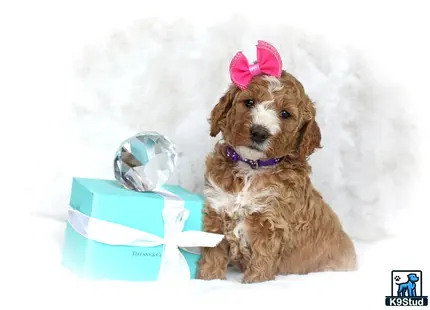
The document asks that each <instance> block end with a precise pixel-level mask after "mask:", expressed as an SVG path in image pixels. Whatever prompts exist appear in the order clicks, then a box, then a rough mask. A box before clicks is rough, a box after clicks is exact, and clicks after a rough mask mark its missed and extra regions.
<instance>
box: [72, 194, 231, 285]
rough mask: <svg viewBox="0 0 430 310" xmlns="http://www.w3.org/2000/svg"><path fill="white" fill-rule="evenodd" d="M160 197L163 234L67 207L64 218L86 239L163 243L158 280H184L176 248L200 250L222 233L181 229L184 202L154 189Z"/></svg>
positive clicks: (187, 273) (183, 264) (184, 269)
mask: <svg viewBox="0 0 430 310" xmlns="http://www.w3.org/2000/svg"><path fill="white" fill-rule="evenodd" d="M154 192H156V193H158V194H160V195H162V196H163V197H165V198H167V199H166V200H165V206H164V209H163V220H164V238H160V237H158V236H156V235H153V234H150V233H147V232H145V231H141V230H138V229H134V228H131V227H126V226H124V225H120V224H116V223H112V222H108V221H104V220H100V219H96V218H93V217H89V216H87V215H85V214H83V213H81V212H79V211H77V210H75V209H72V208H69V210H68V215H69V217H68V222H69V224H70V225H71V226H72V228H73V229H74V230H75V231H76V232H78V233H79V234H81V235H82V236H84V237H85V238H87V239H90V240H94V241H97V242H100V243H104V244H109V245H127V246H138V247H155V246H159V245H164V249H163V255H162V259H161V265H160V270H159V273H158V279H157V280H158V281H167V280H170V281H184V280H189V279H190V270H189V268H188V264H187V261H186V260H185V257H184V256H183V255H182V253H181V252H180V251H179V248H181V249H183V250H185V251H187V252H190V253H194V254H199V253H200V247H215V246H217V244H218V243H220V242H221V241H222V239H223V238H224V235H221V234H214V233H207V232H202V231H182V230H183V229H184V224H185V221H186V220H187V219H188V216H189V211H188V210H187V209H185V208H184V202H183V200H182V199H181V198H179V197H178V196H176V195H175V194H173V193H171V192H169V191H166V190H162V189H161V190H157V191H154Z"/></svg>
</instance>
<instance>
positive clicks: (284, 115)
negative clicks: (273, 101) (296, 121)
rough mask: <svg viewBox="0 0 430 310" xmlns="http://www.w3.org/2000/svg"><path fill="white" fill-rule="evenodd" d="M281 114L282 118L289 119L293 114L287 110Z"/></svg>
mask: <svg viewBox="0 0 430 310" xmlns="http://www.w3.org/2000/svg"><path fill="white" fill-rule="evenodd" d="M279 114H280V115H281V117H282V118H289V117H290V116H291V114H290V113H288V112H287V111H285V110H282V111H281V113H279Z"/></svg>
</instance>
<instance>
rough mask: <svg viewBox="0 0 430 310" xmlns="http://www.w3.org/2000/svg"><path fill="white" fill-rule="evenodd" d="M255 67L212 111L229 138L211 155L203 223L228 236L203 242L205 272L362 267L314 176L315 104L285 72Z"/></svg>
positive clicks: (266, 275) (262, 277)
mask: <svg viewBox="0 0 430 310" xmlns="http://www.w3.org/2000/svg"><path fill="white" fill-rule="evenodd" d="M273 50H274V48H273V47H272V54H273V53H276V50H275V52H273ZM276 55H277V58H278V61H279V55H278V54H276ZM232 63H233V62H232ZM261 66H262V65H261V64H260V67H261ZM230 70H231V69H230ZM250 71H252V70H251V69H250ZM255 71H257V73H256V74H253V75H252V78H251V79H250V80H249V82H248V84H247V85H243V83H242V84H241V83H239V82H237V81H236V83H232V84H231V85H230V87H229V88H228V90H227V92H226V93H225V94H224V95H223V96H222V97H221V98H220V100H219V102H218V103H217V104H216V106H215V107H214V108H213V110H212V112H211V116H210V135H211V136H212V137H216V136H217V135H218V133H220V132H221V133H222V137H223V139H222V140H220V141H219V142H218V143H217V144H216V145H215V147H214V150H213V152H212V153H211V154H209V155H208V157H207V158H206V171H205V182H206V183H205V190H204V195H205V197H206V204H205V207H204V211H203V212H204V213H203V216H204V217H203V218H204V220H203V227H204V231H207V232H212V233H219V234H224V236H225V238H224V239H223V241H222V242H221V243H220V244H218V246H216V247H214V248H204V249H202V256H201V258H200V261H199V266H198V273H197V278H199V279H204V280H210V279H225V278H226V271H227V267H228V265H229V264H231V265H232V266H235V267H236V268H237V269H238V270H240V271H241V272H242V273H243V278H242V282H243V283H254V282H262V281H269V280H273V279H274V278H275V277H276V275H288V274H307V273H311V272H322V271H350V270H355V269H356V253H355V249H354V246H353V243H352V241H351V240H350V238H349V237H348V235H347V234H346V233H345V232H344V231H343V228H342V225H341V223H340V221H339V219H338V217H337V215H336V214H335V212H334V211H333V210H332V209H331V208H330V207H329V205H328V204H327V203H326V202H325V201H324V199H323V197H322V196H321V194H320V193H319V192H318V191H317V189H315V188H314V186H313V185H312V182H311V179H310V174H311V167H310V165H309V163H308V161H307V160H308V157H309V156H310V155H311V154H312V153H313V152H314V151H315V150H317V149H318V148H320V147H321V146H320V141H321V133H320V128H319V126H318V124H317V122H316V120H315V116H316V110H315V106H314V104H313V102H312V101H311V99H310V98H309V97H308V96H307V94H306V92H305V90H304V88H303V86H302V84H301V83H300V82H299V81H298V80H297V79H296V78H295V77H294V76H292V75H291V74H289V73H287V72H286V71H285V70H279V74H278V76H276V74H275V75H268V74H264V73H261V70H254V72H255ZM232 80H233V81H235V79H234V77H233V75H232Z"/></svg>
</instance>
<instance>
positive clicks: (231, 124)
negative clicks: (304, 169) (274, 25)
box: [210, 71, 321, 160]
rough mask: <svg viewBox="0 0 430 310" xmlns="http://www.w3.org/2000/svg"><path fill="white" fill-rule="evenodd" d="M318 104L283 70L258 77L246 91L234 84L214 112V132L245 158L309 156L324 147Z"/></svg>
mask: <svg viewBox="0 0 430 310" xmlns="http://www.w3.org/2000/svg"><path fill="white" fill-rule="evenodd" d="M315 113H316V112H315V107H314V104H313V103H312V101H311V100H310V99H309V98H308V96H307V95H306V93H305V90H304V88H303V86H302V84H301V83H300V82H299V81H298V80H297V79H296V78H295V77H293V76H292V75H291V74H289V73H287V72H285V71H283V72H282V75H281V77H280V78H279V79H278V78H276V77H272V76H256V77H254V78H253V80H252V82H251V83H250V84H249V86H248V87H247V88H246V89H244V90H241V89H239V88H238V87H236V86H235V85H234V84H232V85H231V86H230V87H229V89H228V90H227V92H226V93H225V94H224V95H223V96H222V97H221V98H220V100H219V102H218V103H217V104H216V106H215V107H214V108H213V110H212V112H211V115H210V135H211V136H212V137H215V136H216V135H217V134H218V133H219V132H221V133H222V135H223V138H224V140H225V142H226V143H228V144H229V145H231V146H232V147H233V148H235V150H236V151H237V152H238V153H239V154H240V155H241V156H242V157H244V158H248V159H252V160H257V159H262V158H273V157H283V156H290V157H295V158H299V159H301V160H305V159H306V158H307V157H308V156H309V155H311V154H312V153H313V152H314V151H315V149H316V148H319V147H320V141H321V133H320V129H319V127H318V124H317V122H316V121H315Z"/></svg>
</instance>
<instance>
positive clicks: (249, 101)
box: [243, 99, 254, 108]
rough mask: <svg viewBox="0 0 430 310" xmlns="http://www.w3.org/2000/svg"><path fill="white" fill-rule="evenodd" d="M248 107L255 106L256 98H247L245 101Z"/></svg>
mask: <svg viewBox="0 0 430 310" xmlns="http://www.w3.org/2000/svg"><path fill="white" fill-rule="evenodd" d="M243 103H244V104H245V106H246V107H247V108H251V107H253V106H254V100H251V99H247V100H245V101H244V102H243Z"/></svg>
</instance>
